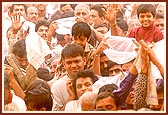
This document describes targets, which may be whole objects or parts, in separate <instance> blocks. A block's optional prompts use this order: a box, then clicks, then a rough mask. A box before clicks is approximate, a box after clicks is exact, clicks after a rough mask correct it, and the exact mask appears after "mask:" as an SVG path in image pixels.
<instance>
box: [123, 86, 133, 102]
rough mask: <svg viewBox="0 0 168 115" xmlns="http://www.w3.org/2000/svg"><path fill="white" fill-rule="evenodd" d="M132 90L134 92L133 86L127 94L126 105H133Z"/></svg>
mask: <svg viewBox="0 0 168 115" xmlns="http://www.w3.org/2000/svg"><path fill="white" fill-rule="evenodd" d="M134 90H135V85H133V86H132V88H131V91H130V93H129V94H128V96H127V98H126V101H125V102H126V104H127V105H133V102H134Z"/></svg>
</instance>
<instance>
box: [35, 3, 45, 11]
mask: <svg viewBox="0 0 168 115" xmlns="http://www.w3.org/2000/svg"><path fill="white" fill-rule="evenodd" d="M35 6H36V8H37V9H38V10H39V11H44V10H45V9H46V6H47V4H36V5H35Z"/></svg>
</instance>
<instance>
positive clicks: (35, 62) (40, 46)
mask: <svg viewBox="0 0 168 115" xmlns="http://www.w3.org/2000/svg"><path fill="white" fill-rule="evenodd" d="M26 51H27V59H28V62H29V63H30V64H32V66H33V67H34V68H35V69H38V68H39V67H40V65H41V64H42V63H43V62H44V61H45V56H47V55H48V54H51V53H52V52H51V50H50V48H49V46H48V45H47V43H46V42H45V40H44V39H43V38H42V37H40V36H39V35H38V34H37V33H35V32H34V33H30V34H29V35H28V36H27V37H26Z"/></svg>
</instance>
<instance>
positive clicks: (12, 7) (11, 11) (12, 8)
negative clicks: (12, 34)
mask: <svg viewBox="0 0 168 115" xmlns="http://www.w3.org/2000/svg"><path fill="white" fill-rule="evenodd" d="M15 5H22V6H24V9H25V13H26V14H27V7H26V5H25V4H12V5H11V7H10V10H9V11H10V14H11V13H13V10H14V6H15Z"/></svg>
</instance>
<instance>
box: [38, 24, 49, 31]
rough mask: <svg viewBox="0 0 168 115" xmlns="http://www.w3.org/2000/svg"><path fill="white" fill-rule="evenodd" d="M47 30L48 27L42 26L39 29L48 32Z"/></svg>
mask: <svg viewBox="0 0 168 115" xmlns="http://www.w3.org/2000/svg"><path fill="white" fill-rule="evenodd" d="M46 29H48V27H47V26H44V25H42V26H40V27H39V29H38V30H46Z"/></svg>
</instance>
